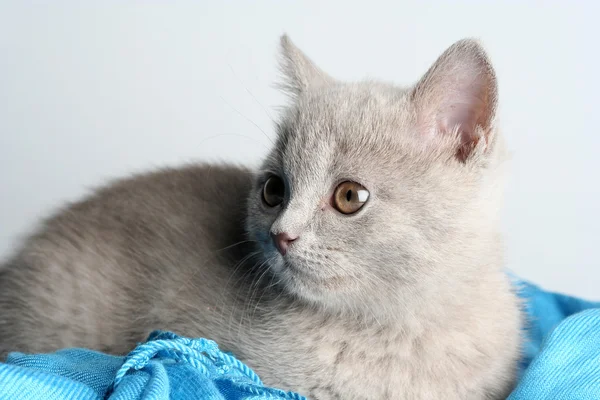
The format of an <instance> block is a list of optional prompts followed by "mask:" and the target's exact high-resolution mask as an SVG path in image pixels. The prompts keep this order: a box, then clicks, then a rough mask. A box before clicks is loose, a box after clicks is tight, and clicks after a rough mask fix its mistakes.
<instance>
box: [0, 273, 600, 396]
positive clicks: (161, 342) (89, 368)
mask: <svg viewBox="0 0 600 400" xmlns="http://www.w3.org/2000/svg"><path fill="white" fill-rule="evenodd" d="M515 284H516V285H517V286H516V287H517V289H518V293H519V295H520V296H521V297H522V298H523V299H524V300H525V306H526V311H527V314H528V316H529V321H530V322H529V325H528V326H527V327H526V331H525V335H526V337H527V343H526V347H525V354H524V357H523V360H522V362H521V366H520V367H521V370H520V380H519V383H518V385H517V387H516V389H515V390H514V392H513V393H512V394H511V395H510V397H509V399H510V400H521V399H553V400H560V399H582V400H587V399H590V400H591V399H600V303H593V302H588V301H584V300H581V299H577V298H574V297H569V296H565V295H561V294H556V293H550V292H546V291H544V290H542V289H540V288H539V287H537V286H535V285H532V284H529V283H527V282H521V281H520V282H516V283H515ZM0 399H1V400H4V399H10V400H34V399H35V400H59V399H81V400H88V399H89V400H92V399H93V400H101V399H110V400H133V399H140V400H141V399H143V400H151V399H152V400H162V399H175V400H188V399H215V400H216V399H228V400H229V399H231V400H234V399H235V400H250V399H253V400H258V399H271V400H277V399H293V400H300V399H304V397H302V396H301V395H299V394H296V393H290V392H284V391H281V390H277V389H274V388H268V387H265V386H264V385H263V384H262V382H261V380H260V378H259V377H258V376H257V375H256V374H255V373H254V372H253V371H252V370H251V369H250V368H248V367H247V366H246V365H244V364H243V363H241V362H240V361H239V360H237V359H236V358H235V357H233V356H231V355H229V354H227V353H223V352H221V351H220V350H219V348H218V347H217V344H216V343H214V342H212V341H210V340H207V339H188V338H183V337H179V336H177V335H175V334H173V333H169V332H154V333H153V334H151V335H150V337H149V338H148V340H147V341H146V342H145V343H142V344H140V345H139V346H138V347H136V348H135V349H134V350H133V351H132V352H131V353H130V354H128V355H127V356H126V357H116V356H110V355H107V354H103V353H99V352H95V351H91V350H86V349H65V350H60V351H57V352H55V353H52V354H34V355H26V354H22V353H12V354H10V355H9V357H8V359H7V360H6V362H5V363H4V364H3V363H0Z"/></svg>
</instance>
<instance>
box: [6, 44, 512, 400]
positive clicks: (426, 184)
mask: <svg viewBox="0 0 600 400" xmlns="http://www.w3.org/2000/svg"><path fill="white" fill-rule="evenodd" d="M286 46H287V47H286ZM284 47H285V48H286V49H287V57H288V58H287V59H288V61H289V63H288V64H287V68H288V69H289V68H296V69H293V70H288V75H290V76H292V84H293V85H292V89H293V90H295V91H296V92H297V93H296V94H297V95H298V99H297V102H296V105H295V106H293V107H291V108H290V111H289V112H288V114H287V116H286V117H285V118H284V120H283V122H282V124H281V126H280V130H281V132H280V136H279V140H278V142H277V144H276V149H275V150H274V152H273V153H272V154H271V156H270V157H269V158H268V159H267V161H266V162H265V165H264V166H263V168H262V169H261V171H270V172H269V173H270V174H274V173H277V174H281V175H282V176H284V177H286V182H287V183H286V185H288V187H289V189H288V190H289V193H287V194H286V201H285V203H284V204H285V207H284V208H282V209H279V208H268V207H267V208H265V204H264V203H261V202H260V193H261V188H262V184H263V182H264V179H263V178H262V175H263V173H262V172H258V173H257V174H252V173H250V172H249V171H247V170H244V169H239V168H234V167H216V166H213V167H211V166H190V167H186V168H182V169H177V170H168V171H163V172H157V173H153V174H148V175H143V176H138V177H134V178H132V179H129V180H124V181H120V182H118V183H115V184H113V185H111V186H110V187H108V188H106V189H103V190H101V191H99V192H98V193H97V194H96V195H95V196H93V197H91V198H90V199H88V200H86V201H84V202H81V203H78V204H75V205H73V206H70V207H69V208H67V209H66V210H65V211H63V212H62V213H60V214H59V215H58V216H56V217H54V218H52V219H51V220H49V221H47V222H46V224H45V225H44V227H43V229H41V230H40V232H39V233H38V234H37V235H35V236H33V237H32V238H31V239H29V241H28V242H27V243H26V245H25V247H24V248H23V250H22V251H21V252H20V253H19V254H17V255H16V256H15V257H14V258H13V259H12V260H11V261H9V262H8V263H7V264H6V265H5V266H3V267H2V268H1V269H0V337H1V338H2V339H1V340H0V357H1V356H2V354H4V353H6V352H7V351H10V350H24V351H35V352H39V351H50V350H54V349H57V348H60V347H66V346H85V347H90V348H95V349H99V350H104V351H109V352H115V353H125V352H127V351H128V350H130V349H131V348H132V347H133V346H134V344H135V343H136V342H138V341H140V340H143V339H144V338H145V336H146V335H147V334H148V333H149V332H150V331H151V330H153V329H168V330H173V331H175V332H177V333H180V334H184V335H188V336H202V337H208V338H211V339H214V340H215V341H217V342H218V343H219V344H220V345H221V347H222V348H224V349H227V350H231V351H233V352H234V353H235V354H236V355H237V356H238V357H239V358H240V359H242V360H243V361H245V362H247V363H248V364H249V365H250V366H251V367H253V368H255V370H256V371H257V372H258V374H259V375H260V376H261V378H262V379H263V380H264V381H265V383H266V384H268V385H273V386H277V387H281V388H285V389H289V390H294V391H298V392H300V393H302V394H305V395H307V396H309V397H310V398H315V399H330V398H341V399H352V398H357V399H378V398H382V399H383V398H390V399H396V398H407V399H413V398H415V399H416V398H423V399H430V398H435V399H445V398H448V399H454V398H461V399H483V398H501V397H502V396H503V395H506V393H507V391H508V390H510V387H511V385H512V379H513V375H514V371H515V368H516V365H515V362H516V359H517V357H518V351H519V343H518V342H519V325H520V320H519V312H518V306H517V301H516V299H515V297H514V296H513V294H512V293H511V290H510V287H509V283H508V281H507V278H506V277H505V276H504V274H503V271H502V245H501V241H500V240H499V234H498V231H499V227H498V221H497V219H498V218H497V209H498V205H499V198H500V193H501V189H500V187H501V185H500V182H499V181H500V178H501V162H502V151H501V148H500V143H499V141H498V139H497V137H496V136H490V137H489V138H486V139H487V140H484V141H485V142H486V143H485V144H486V145H487V149H484V148H483V147H482V146H481V145H480V144H481V143H480V144H479V145H478V144H477V143H476V144H475V145H474V146H473V148H472V149H471V150H472V154H469V155H468V156H469V157H470V158H469V157H467V158H468V160H466V161H465V160H463V161H462V162H460V161H455V160H454V161H453V159H452V157H453V156H450V157H448V156H446V155H445V154H446V153H445V151H446V150H447V147H448V146H452V145H453V144H454V141H453V139H452V138H451V139H448V140H446V139H444V140H441V142H440V143H441V144H439V145H438V146H437V147H431V146H424V147H420V146H419V145H418V141H415V140H414V138H410V137H408V136H409V135H405V136H407V137H402V135H400V134H397V133H396V132H398V131H400V132H404V131H406V130H408V129H409V127H410V126H411V121H413V120H414V119H415V118H414V117H415V115H417V120H419V118H418V115H419V114H418V107H416V110H417V112H415V109H413V106H412V105H413V103H415V104H418V97H419V96H426V95H428V94H429V93H430V92H431V91H423V93H424V94H423V93H417V94H415V95H414V96H412V97H411V96H409V95H408V93H409V92H407V91H402V90H400V89H396V90H392V89H391V88H390V87H388V86H383V85H378V84H371V83H365V84H359V85H341V84H340V85H337V86H336V85H333V84H331V85H330V84H323V82H321V83H319V85H317V87H316V89H315V90H313V91H309V93H308V94H301V93H299V92H300V90H299V89H302V88H303V87H304V86H306V84H307V82H308V80H307V78H308V77H309V75H310V74H311V73H315V72H318V71H317V70H316V69H315V67H314V66H312V64H307V63H308V60H307V59H305V58H298V57H301V56H300V55H299V53H297V49H295V48H293V47H291V44H289V42H287V41H286V40H284ZM300 64H302V65H300ZM299 65H300V66H299ZM298 68H300V69H298ZM317 75H318V77H316V76H313V78H314V79H323V80H328V79H330V78H328V77H326V76H325V75H323V74H322V73H320V72H318V74H317ZM429 80H432V79H431V78H430V79H429ZM426 81H427V80H426ZM294 85H295V86H294ZM415 97H416V98H417V100H415V99H414V98H415ZM428 101H429V100H428ZM419 126H420V125H419ZM366 127H368V128H366ZM365 129H370V134H369V135H368V136H364V135H362V134H361V131H362V130H365ZM482 142H483V141H482ZM415 143H416V144H415ZM489 149H492V150H493V151H488V150H489ZM485 151H488V153H487V154H486V153H485ZM481 171H484V172H481ZM340 178H343V179H350V178H352V179H353V180H356V181H360V182H361V183H362V184H363V185H364V186H365V187H367V188H368V189H369V190H370V192H371V194H370V196H371V197H370V198H369V201H368V203H367V204H366V205H365V206H364V211H361V212H359V213H357V214H356V215H354V216H342V215H338V214H336V211H335V210H333V209H332V207H331V205H330V204H329V203H328V201H329V200H327V199H328V196H329V194H328V193H329V192H330V190H331V187H332V184H333V185H334V186H335V184H336V182H339V179H340ZM248 193H249V194H250V196H249V200H248V201H247V202H246V199H247V198H248ZM257 200H258V201H257ZM246 203H247V204H246ZM282 231H286V232H295V233H300V238H299V239H298V241H297V242H295V243H292V244H291V246H290V249H289V251H288V254H287V255H285V256H281V255H280V254H278V253H277V252H276V250H275V248H274V247H273V244H272V243H271V240H270V238H269V232H282ZM248 233H249V235H248Z"/></svg>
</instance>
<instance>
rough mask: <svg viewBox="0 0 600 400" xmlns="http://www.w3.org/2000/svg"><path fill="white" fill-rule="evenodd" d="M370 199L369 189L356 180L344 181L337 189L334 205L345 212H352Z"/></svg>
mask: <svg viewBox="0 0 600 400" xmlns="http://www.w3.org/2000/svg"><path fill="white" fill-rule="evenodd" d="M368 199H369V191H368V190H367V189H365V187H364V186H362V185H360V184H358V183H356V182H349V181H348V182H343V183H340V185H339V186H338V187H337V188H336V189H335V193H334V194H333V206H334V207H335V208H336V209H337V210H338V211H339V212H341V213H343V214H352V213H355V212H357V211H358V210H360V208H361V207H362V206H363V205H364V204H365V203H366V202H367V200H368Z"/></svg>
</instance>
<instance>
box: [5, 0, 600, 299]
mask: <svg viewBox="0 0 600 400" xmlns="http://www.w3.org/2000/svg"><path fill="white" fill-rule="evenodd" d="M46 3H52V4H54V5H46ZM81 3H83V2H75V1H73V2H70V3H68V2H59V1H54V2H39V1H38V2H28V1H23V0H0V200H1V205H2V207H0V256H1V255H6V254H8V252H9V251H10V249H12V248H13V246H14V245H15V243H17V240H18V238H19V237H20V236H21V235H23V234H24V233H26V232H28V231H29V230H30V229H31V228H32V224H33V223H34V222H35V221H36V220H38V218H39V217H40V216H43V215H46V214H47V213H48V212H49V211H50V210H52V209H54V208H55V207H56V206H57V205H59V204H61V203H62V202H63V201H65V200H73V199H76V198H78V197H79V196H81V195H82V194H84V193H86V191H87V190H88V189H89V188H90V187H93V186H97V185H98V184H100V183H102V182H103V181H104V180H105V179H107V178H110V177H116V176H120V175H123V174H126V173H129V172H131V171H139V170H143V169H148V168H151V167H153V166H157V165H165V164H177V163H180V162H183V161H189V160H195V159H210V160H218V159H224V160H230V161H239V162H244V163H255V162H256V161H257V160H259V159H260V157H261V156H262V155H263V154H264V153H265V152H266V150H267V147H268V144H269V141H268V140H267V139H266V138H265V136H264V134H263V133H262V132H261V130H264V131H265V132H266V133H267V134H268V135H272V134H273V129H272V123H271V120H270V116H275V115H276V106H277V105H278V104H281V101H282V97H281V96H280V94H279V93H277V92H276V90H275V89H274V88H273V85H272V83H273V81H274V80H275V78H276V68H275V65H276V64H275V51H276V44H277V40H278V36H279V35H280V34H281V33H282V32H284V31H287V32H289V34H290V35H291V37H292V39H293V40H294V41H296V42H297V44H298V45H299V46H300V47H301V48H303V49H304V50H305V51H306V52H307V53H308V54H309V55H310V56H311V57H312V58H314V59H315V60H316V61H317V62H318V63H319V64H320V65H321V66H322V67H323V68H324V69H326V70H327V71H328V72H330V73H331V74H332V75H334V76H336V77H339V78H346V79H357V78H363V77H377V78H382V79H386V80H392V81H396V82H398V83H403V84H408V83H411V82H413V81H414V80H416V79H417V78H418V77H419V75H420V74H421V73H423V72H424V71H425V69H426V68H427V67H428V66H429V64H430V63H431V62H433V61H434V59H435V58H436V57H437V56H438V55H439V53H441V52H442V51H443V50H444V49H445V48H446V47H447V46H448V45H450V44H451V43H452V42H453V41H455V40H457V39H459V38H462V37H465V36H475V37H479V38H481V39H482V40H483V41H484V43H485V45H486V46H487V48H488V50H489V52H490V54H491V56H492V59H493V61H494V63H495V66H496V68H497V72H498V76H499V80H500V89H501V102H502V103H501V114H502V121H503V126H504V131H505V134H506V135H507V137H508V141H509V145H510V147H511V149H512V151H513V153H514V159H513V175H512V181H511V183H510V188H509V192H508V199H507V202H508V203H507V208H506V233H507V239H508V240H507V248H508V264H509V266H510V267H511V268H512V269H514V270H515V271H517V272H518V273H520V274H521V275H522V276H524V277H526V278H530V279H533V280H535V281H536V282H538V283H541V284H543V285H545V286H546V287H548V288H551V289H555V290H561V291H564V292H568V293H573V294H578V295H582V296H588V297H592V298H600V293H599V292H598V283H599V282H600V263H599V262H598V249H599V247H600V240H599V239H600V179H598V177H597V174H598V170H599V167H600V117H599V112H598V107H599V106H600V101H599V99H598V95H599V93H600V78H599V74H598V71H600V56H599V54H598V53H599V50H600V46H599V44H598V41H599V40H600V28H599V25H600V24H599V23H598V21H597V17H598V15H599V11H600V6H599V5H598V4H599V3H597V2H591V1H590V2H585V3H584V2H583V1H579V2H572V3H573V4H572V5H567V4H566V3H567V2H561V3H562V4H558V3H559V2H553V3H554V4H552V5H551V4H549V3H551V2H547V1H543V2H542V1H540V2H531V1H529V2H500V1H498V2H491V1H487V2H475V1H469V2H467V1H463V2H457V1H452V2H448V1H444V0H439V1H428V2H423V4H417V3H416V2H415V3H412V2H403V1H390V2H387V3H370V4H369V5H367V3H368V2H365V1H356V2H349V1H347V0H346V1H326V2H317V1H311V2H309V1H302V2H300V1H275V0H274V1H241V0H240V1H226V2H219V1H212V2H209V1H204V2H195V3H192V2H188V3H186V2H169V4H170V5H167V2H158V1H154V2H152V1H144V2H142V1H137V2H134V1H118V2H117V1H103V2H96V3H99V4H98V5H92V4H93V3H92V2H87V3H88V4H90V5H88V6H82V5H80V4H81ZM202 3H205V4H202ZM425 3H427V4H425ZM502 3H505V4H502ZM508 3H512V5H508ZM517 3H521V4H517ZM78 4H79V5H78ZM257 126H258V127H260V128H258V127H257Z"/></svg>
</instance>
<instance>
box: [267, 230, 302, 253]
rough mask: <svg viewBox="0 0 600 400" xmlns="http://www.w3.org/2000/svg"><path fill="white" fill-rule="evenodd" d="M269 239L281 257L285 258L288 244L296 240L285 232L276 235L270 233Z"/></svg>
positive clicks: (295, 237)
mask: <svg viewBox="0 0 600 400" xmlns="http://www.w3.org/2000/svg"><path fill="white" fill-rule="evenodd" d="M271 239H273V243H274V244H275V247H276V248H277V250H278V251H279V253H280V254H281V255H282V256H285V253H287V249H288V247H289V246H290V244H292V242H293V241H294V240H296V239H298V236H291V235H290V234H288V233H287V232H282V233H277V234H274V233H271Z"/></svg>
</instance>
